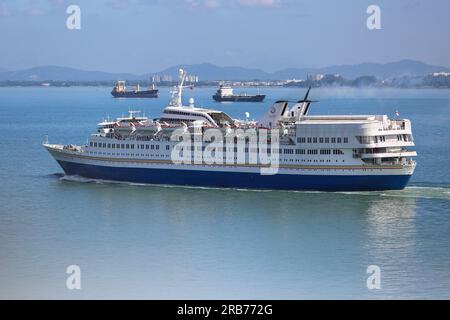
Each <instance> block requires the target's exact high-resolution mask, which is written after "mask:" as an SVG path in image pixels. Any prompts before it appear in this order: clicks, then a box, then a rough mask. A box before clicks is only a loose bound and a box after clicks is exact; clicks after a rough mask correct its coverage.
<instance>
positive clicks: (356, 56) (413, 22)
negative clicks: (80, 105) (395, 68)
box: [0, 0, 450, 74]
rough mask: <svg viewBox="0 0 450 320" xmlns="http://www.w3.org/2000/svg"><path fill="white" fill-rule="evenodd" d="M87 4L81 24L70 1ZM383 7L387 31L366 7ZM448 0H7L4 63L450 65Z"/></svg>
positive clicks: (154, 67)
mask: <svg viewBox="0 0 450 320" xmlns="http://www.w3.org/2000/svg"><path fill="white" fill-rule="evenodd" d="M69 4H77V5H79V6H80V8H81V30H68V29H67V28H66V19H67V17H68V14H66V8H67V7H68V5H69ZM371 4H377V5H379V6H380V8H381V23H382V29H381V30H368V29H367V27H366V20H367V17H368V14H367V13H366V9H367V7H368V6H369V5H371ZM449 15H450V1H449V0H427V1H424V0H339V1H338V0H299V1H295V0H90V1H88V0H73V1H66V0H35V1H32V0H0V28H1V30H2V41H1V44H0V57H1V58H0V59H1V60H0V67H2V68H7V69H10V70H14V69H23V68H28V67H33V66H39V65H61V66H70V67H76V68H82V69H87V70H102V71H110V72H133V73H140V74H142V73H146V72H153V71H155V72H156V71H159V70H161V69H164V68H166V67H168V66H172V65H175V64H180V63H187V64H190V63H202V62H211V63H214V64H218V65H221V66H230V65H237V66H244V67H256V68H261V69H264V70H266V71H274V70H278V69H282V68H286V67H320V66H328V65H334V64H354V63H361V62H391V61H396V60H400V59H416V60H421V61H423V62H427V63H430V64H437V65H443V66H447V67H450V41H449V40H450V16H449Z"/></svg>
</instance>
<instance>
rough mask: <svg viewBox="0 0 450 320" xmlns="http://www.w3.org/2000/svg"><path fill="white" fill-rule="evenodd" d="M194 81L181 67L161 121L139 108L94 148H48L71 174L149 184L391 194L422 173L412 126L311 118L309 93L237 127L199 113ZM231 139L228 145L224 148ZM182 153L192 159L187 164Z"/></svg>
mask: <svg viewBox="0 0 450 320" xmlns="http://www.w3.org/2000/svg"><path fill="white" fill-rule="evenodd" d="M185 76H186V73H185V72H184V71H183V70H180V83H179V85H178V87H176V90H174V91H173V92H172V93H173V95H172V100H171V102H170V103H169V105H168V106H167V107H166V108H165V109H164V111H163V112H162V115H161V118H159V119H155V120H152V119H148V118H146V117H141V116H139V115H138V113H137V112H134V111H133V112H130V115H129V116H128V117H122V118H117V119H116V120H115V121H103V122H101V123H100V124H99V126H98V132H97V133H95V134H93V135H91V137H90V138H89V141H88V144H87V145H81V146H76V145H59V144H50V143H48V142H46V143H44V147H45V148H46V149H47V150H48V151H49V152H50V154H51V155H52V156H53V157H54V158H55V160H56V161H57V162H58V163H59V164H60V166H61V167H62V168H63V170H64V172H65V173H66V174H67V175H79V176H82V177H87V178H93V179H104V180H114V181H127V182H138V183H149V184H169V185H190V186H208V187H227V188H254V189H286V190H321V191H356V190H390V189H403V188H404V187H405V186H406V185H407V183H408V181H409V179H410V177H411V176H412V174H413V172H414V170H415V167H416V163H415V161H413V160H412V157H415V156H416V155H417V153H416V152H415V151H410V150H408V148H409V147H412V146H414V141H413V136H412V130H411V123H410V121H409V120H407V119H401V120H398V119H389V118H388V117H387V116H386V115H351V116H341V115H340V116H332V115H326V116H309V115H308V112H309V109H310V106H311V101H310V100H308V94H309V90H308V92H307V94H306V96H305V98H304V99H301V100H299V101H298V102H297V103H294V104H293V105H292V106H289V102H288V101H277V102H276V103H274V104H273V105H272V106H271V108H270V109H269V110H268V111H267V113H266V114H265V115H264V116H263V117H262V118H261V119H260V120H259V121H248V120H237V119H232V118H231V117H230V116H228V115H227V114H226V113H224V112H222V111H219V110H212V109H205V108H198V107H195V106H194V102H193V100H192V101H191V103H190V105H189V106H183V104H182V99H181V97H182V91H183V84H184V79H185ZM211 130H213V131H211ZM250 131H251V132H256V133H257V135H258V139H259V140H258V143H259V142H260V141H262V138H261V137H262V136H268V137H270V139H268V143H267V144H263V145H262V146H261V145H256V146H255V145H254V144H253V142H252V141H251V140H250V139H247V136H245V134H246V132H250ZM175 132H181V133H182V134H183V135H187V137H188V139H186V143H189V147H188V148H186V147H182V146H181V145H180V143H181V142H180V141H181V140H184V138H183V139H181V138H180V136H178V135H175ZM211 132H215V134H217V135H219V136H220V135H223V140H224V141H221V140H220V139H218V138H216V137H214V139H212V137H211ZM220 137H221V136H220ZM225 140H226V142H227V143H228V144H227V143H225V144H222V142H225ZM230 141H231V143H232V145H231V146H230V144H229V142H230ZM191 142H192V144H190V143H191ZM223 146H225V147H223ZM241 146H242V148H241ZM191 153H192V154H191ZM174 154H176V155H177V154H178V155H181V156H183V157H184V159H188V160H190V161H187V162H180V161H179V160H176V159H174ZM198 154H200V157H198ZM242 154H243V156H244V159H241V160H239V157H240V156H241V155H242ZM263 155H266V156H268V157H269V158H271V159H274V160H276V163H277V166H276V172H275V173H273V174H262V170H263V169H265V168H266V167H267V162H264V161H263V160H262V159H263V157H262V156H263ZM213 159H215V161H212V160H213ZM217 159H219V160H220V159H222V160H224V161H217ZM249 159H257V160H256V161H255V162H252V161H249ZM191 160H192V161H191ZM225 160H227V161H225ZM230 161H231V162H230Z"/></svg>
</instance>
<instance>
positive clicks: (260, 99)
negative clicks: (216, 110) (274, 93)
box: [213, 94, 266, 102]
mask: <svg viewBox="0 0 450 320" xmlns="http://www.w3.org/2000/svg"><path fill="white" fill-rule="evenodd" d="M265 97H266V96H265V95H263V94H258V95H254V96H244V95H233V96H220V95H218V94H215V95H213V99H214V100H215V101H217V102H263V101H264V99H265Z"/></svg>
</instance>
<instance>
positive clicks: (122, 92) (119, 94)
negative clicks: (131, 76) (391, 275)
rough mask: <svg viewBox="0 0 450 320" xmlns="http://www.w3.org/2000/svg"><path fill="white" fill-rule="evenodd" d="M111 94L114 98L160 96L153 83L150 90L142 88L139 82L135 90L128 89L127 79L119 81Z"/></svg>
mask: <svg viewBox="0 0 450 320" xmlns="http://www.w3.org/2000/svg"><path fill="white" fill-rule="evenodd" d="M111 94H112V96H113V97H114V98H158V89H156V87H155V84H153V85H152V86H151V88H150V89H149V90H141V86H140V85H139V84H137V85H136V88H135V89H134V90H128V91H127V89H126V86H125V81H118V82H117V85H116V86H115V87H114V88H113V90H112V91H111Z"/></svg>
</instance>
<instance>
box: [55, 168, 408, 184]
mask: <svg viewBox="0 0 450 320" xmlns="http://www.w3.org/2000/svg"><path fill="white" fill-rule="evenodd" d="M58 162H59V164H60V165H61V167H62V168H63V169H64V171H65V172H66V174H68V175H79V176H82V177H86V178H92V179H103V180H113V181H124V182H136V183H148V184H166V185H185V186H203V187H222V188H243V189H279V190H317V191H376V190H401V189H403V188H405V186H406V185H407V184H408V181H409V179H410V177H411V176H410V175H365V176H357V175H353V176H350V175H349V176H340V175H334V176H332V175H330V176H328V175H323V176H317V175H286V174H277V175H260V174H259V173H258V174H256V173H241V172H217V171H216V172H212V171H195V170H170V169H148V168H123V167H106V166H96V165H87V164H79V163H74V162H65V161H58Z"/></svg>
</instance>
